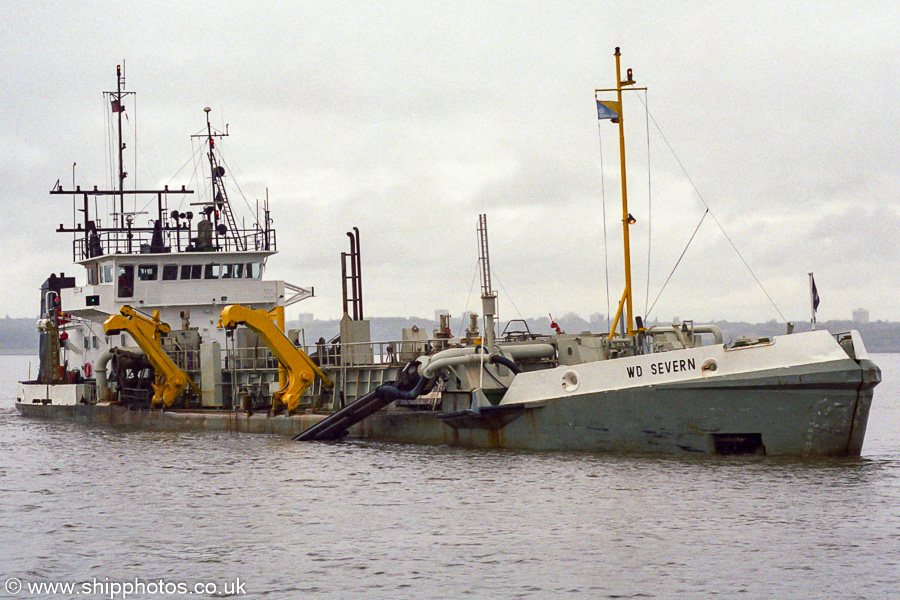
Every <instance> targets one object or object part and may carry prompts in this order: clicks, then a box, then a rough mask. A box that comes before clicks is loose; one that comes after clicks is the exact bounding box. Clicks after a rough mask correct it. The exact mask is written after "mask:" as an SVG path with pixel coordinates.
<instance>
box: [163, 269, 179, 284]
mask: <svg viewBox="0 0 900 600" xmlns="http://www.w3.org/2000/svg"><path fill="white" fill-rule="evenodd" d="M162 278H163V281H175V280H176V279H178V265H163V273H162Z"/></svg>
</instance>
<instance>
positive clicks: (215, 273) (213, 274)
mask: <svg viewBox="0 0 900 600" xmlns="http://www.w3.org/2000/svg"><path fill="white" fill-rule="evenodd" d="M221 267H222V265H217V264H215V263H211V264H208V265H205V268H204V269H203V279H218V278H219V275H220V274H221V271H222V269H221Z"/></svg>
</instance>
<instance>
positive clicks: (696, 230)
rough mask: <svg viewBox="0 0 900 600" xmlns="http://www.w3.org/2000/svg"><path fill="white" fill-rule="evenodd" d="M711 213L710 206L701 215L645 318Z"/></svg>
mask: <svg viewBox="0 0 900 600" xmlns="http://www.w3.org/2000/svg"><path fill="white" fill-rule="evenodd" d="M708 214H710V212H709V208H707V209H706V210H705V211H703V216H702V217H700V222H699V223H697V227H695V228H694V233H692V234H691V239H689V240H688V243H687V244H686V245H685V247H684V250H682V251H681V256H679V257H678V260H676V261H675V266H674V267H672V271H671V272H670V273H669V276H668V277H666V282H665V283H664V284H663V286H662V289H660V290H659V293H658V294H657V295H656V298H654V299H653V304H652V305H651V306H650V308H649V309H647V311H646V312H645V313H644V316H645V318H648V319H649V318H650V313H651V312H652V311H653V307H655V306H656V302H657V300H659V297H660V296H662V293H663V291H665V289H666V286H667V285H669V280H670V279H672V275H674V274H675V269H677V268H678V265H679V264H681V259H682V258H684V255H685V253H687V251H688V248H690V246H691V242H693V241H694V236H696V235H697V232H698V231H699V230H700V226H701V225H703V220H704V219H705V218H706V215H708Z"/></svg>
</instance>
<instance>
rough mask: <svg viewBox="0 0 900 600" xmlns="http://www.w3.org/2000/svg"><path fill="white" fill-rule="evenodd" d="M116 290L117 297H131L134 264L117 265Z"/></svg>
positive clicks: (132, 294)
mask: <svg viewBox="0 0 900 600" xmlns="http://www.w3.org/2000/svg"><path fill="white" fill-rule="evenodd" d="M117 291H118V295H119V298H131V297H132V296H134V265H122V266H120V267H119V281H118V288H117Z"/></svg>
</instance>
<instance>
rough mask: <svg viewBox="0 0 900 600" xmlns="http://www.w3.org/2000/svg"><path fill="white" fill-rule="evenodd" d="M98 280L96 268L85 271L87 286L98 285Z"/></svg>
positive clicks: (98, 275) (98, 274)
mask: <svg viewBox="0 0 900 600" xmlns="http://www.w3.org/2000/svg"><path fill="white" fill-rule="evenodd" d="M99 278H100V270H99V269H98V268H97V267H96V266H93V267H90V268H88V271H87V282H88V285H97V284H98V283H99Z"/></svg>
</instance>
